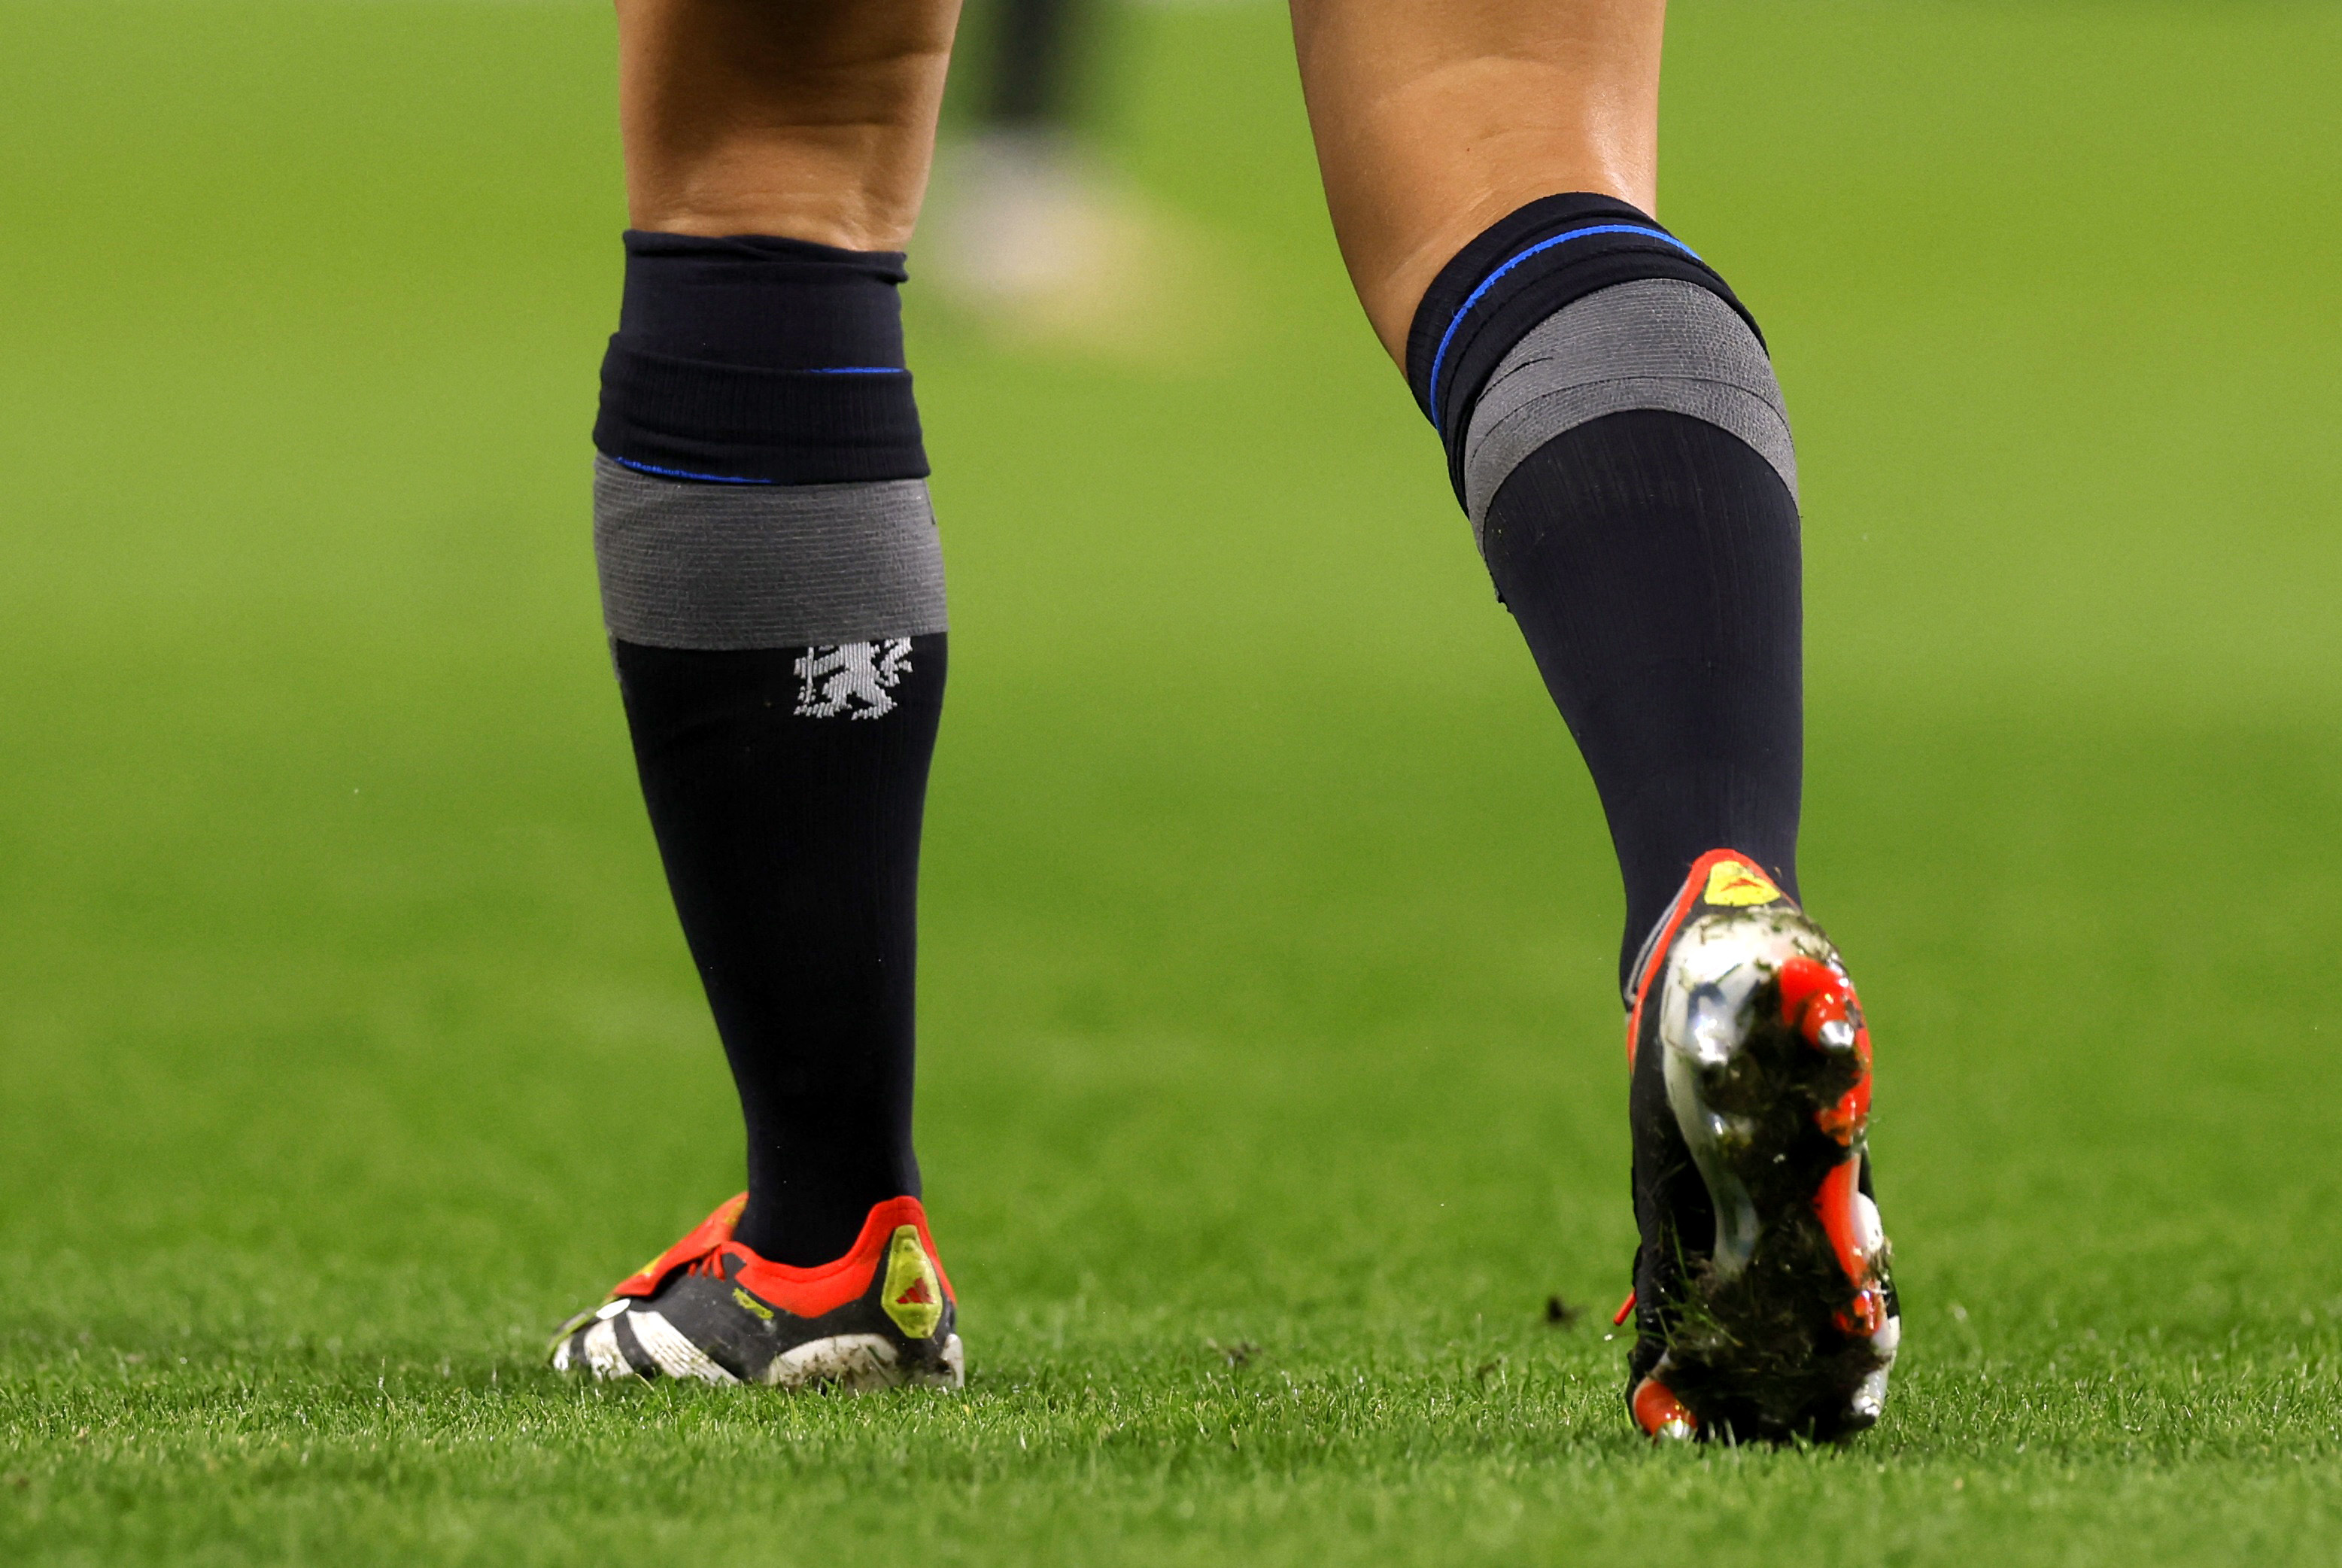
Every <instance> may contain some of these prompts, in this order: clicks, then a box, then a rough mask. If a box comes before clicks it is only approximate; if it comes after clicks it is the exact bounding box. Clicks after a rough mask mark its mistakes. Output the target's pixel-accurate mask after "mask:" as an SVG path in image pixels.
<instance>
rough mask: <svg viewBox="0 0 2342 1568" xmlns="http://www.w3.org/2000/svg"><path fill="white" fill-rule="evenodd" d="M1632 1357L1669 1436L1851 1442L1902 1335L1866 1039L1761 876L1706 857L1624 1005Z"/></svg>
mask: <svg viewBox="0 0 2342 1568" xmlns="http://www.w3.org/2000/svg"><path fill="white" fill-rule="evenodd" d="M1626 1004H1627V1008H1628V1012H1627V1016H1626V1060H1627V1064H1628V1068H1629V1071H1630V1073H1631V1076H1632V1084H1631V1088H1630V1090H1629V1094H1628V1112H1629V1115H1630V1116H1631V1118H1632V1121H1633V1127H1634V1149H1635V1154H1634V1186H1635V1219H1636V1226H1637V1228H1638V1229H1639V1230H1640V1232H1641V1235H1642V1241H1641V1245H1640V1247H1639V1248H1638V1249H1637V1251H1636V1256H1635V1283H1634V1293H1633V1294H1632V1295H1630V1296H1629V1297H1628V1298H1627V1304H1626V1306H1625V1307H1622V1308H1620V1309H1619V1314H1618V1316H1619V1321H1620V1322H1622V1323H1623V1322H1624V1321H1625V1320H1626V1316H1627V1314H1628V1313H1630V1312H1631V1313H1633V1315H1634V1319H1635V1331H1636V1337H1635V1347H1634V1351H1633V1353H1632V1354H1631V1356H1630V1357H1629V1358H1628V1362H1627V1384H1626V1403H1627V1407H1628V1409H1629V1410H1630V1411H1631V1412H1632V1413H1633V1415H1634V1418H1635V1421H1636V1424H1637V1425H1639V1426H1640V1427H1641V1428H1642V1429H1643V1430H1644V1431H1645V1432H1646V1433H1649V1434H1650V1435H1651V1436H1653V1437H1656V1438H1695V1437H1697V1438H1716V1439H1722V1440H1726V1441H1735V1442H1745V1441H1750V1440H1766V1441H1783V1440H1788V1439H1796V1438H1810V1439H1814V1440H1818V1441H1830V1440H1835V1439H1839V1438H1844V1437H1848V1436H1851V1435H1853V1434H1854V1433H1857V1432H1860V1431H1862V1430H1863V1429H1864V1428H1866V1427H1867V1426H1869V1425H1870V1424H1871V1423H1874V1422H1876V1421H1877V1419H1878V1416H1879V1412H1880V1409H1881V1407H1882V1406H1883V1404H1884V1403H1885V1402H1886V1397H1887V1371H1888V1369H1889V1368H1890V1367H1892V1366H1893V1365H1894V1363H1895V1351H1896V1346H1897V1342H1898V1341H1899V1340H1900V1338H1901V1335H1902V1321H1901V1317H1900V1315H1899V1313H1898V1311H1897V1303H1896V1298H1895V1286H1894V1283H1893V1282H1892V1280H1891V1279H1890V1278H1889V1275H1888V1273H1887V1263H1888V1250H1887V1238H1886V1234H1885V1233H1884V1232H1883V1231H1882V1230H1881V1228H1880V1225H1879V1221H1878V1206H1877V1203H1876V1202H1875V1201H1874V1200H1873V1198H1872V1196H1871V1185H1870V1157H1869V1145H1868V1141H1867V1134H1868V1124H1869V1118H1870V1032H1869V1030H1868V1029H1867V1027H1866V1026H1865V1025H1864V1023H1863V1016H1862V1004H1861V1003H1860V1002H1859V1001H1858V1000H1857V997H1856V995H1855V990H1854V982H1853V981H1851V980H1849V979H1848V978H1847V973H1846V967H1845V965H1844V964H1842V963H1840V962H1839V959H1838V954H1837V948H1835V947H1833V946H1832V945H1831V944H1830V941H1829V938H1828V937H1827V936H1825V935H1823V934H1822V931H1821V928H1820V927H1819V926H1817V925H1816V924H1814V923H1813V922H1812V921H1811V920H1809V919H1807V916H1806V914H1805V912H1804V911H1803V910H1801V909H1799V908H1798V907H1797V904H1796V903H1795V902H1794V901H1792V900H1791V899H1790V898H1789V897H1788V895H1787V894H1784V893H1783V892H1782V891H1781V890H1780V889H1779V888H1778V887H1777V886H1776V885H1774V884H1773V881H1772V879H1771V878H1770V877H1768V876H1767V875H1766V874H1765V873H1764V871H1763V870H1762V868H1761V865H1760V863H1759V862H1757V860H1756V859H1754V858H1753V857H1751V856H1748V855H1745V854H1737V853H1736V852H1734V851H1730V850H1715V851H1711V852H1710V853H1709V854H1705V855H1702V856H1701V857H1700V859H1699V860H1698V862H1697V863H1696V864H1694V865H1693V867H1692V869H1691V875H1690V876H1689V878H1688V879H1687V880H1686V882H1685V884H1684V886H1683V890H1682V891H1681V892H1680V893H1678V894H1676V900H1675V903H1674V904H1671V905H1670V906H1669V908H1668V911H1667V914H1666V918H1665V919H1664V920H1662V921H1661V922H1660V923H1659V925H1658V927H1657V929H1656V930H1655V931H1654V932H1653V933H1652V934H1651V938H1650V940H1649V942H1648V943H1647V944H1646V945H1645V948H1644V951H1643V954H1642V955H1641V957H1640V959H1639V960H1638V961H1637V962H1636V966H1635V972H1634V975H1633V977H1632V979H1631V980H1630V981H1629V983H1628V985H1627V990H1626Z"/></svg>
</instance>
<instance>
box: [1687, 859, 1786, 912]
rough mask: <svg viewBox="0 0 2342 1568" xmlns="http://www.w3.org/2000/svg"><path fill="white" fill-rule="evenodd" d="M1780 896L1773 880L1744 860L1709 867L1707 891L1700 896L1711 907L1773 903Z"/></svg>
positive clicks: (1726, 861) (1737, 906) (1720, 862)
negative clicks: (1715, 905)
mask: <svg viewBox="0 0 2342 1568" xmlns="http://www.w3.org/2000/svg"><path fill="white" fill-rule="evenodd" d="M1780 896H1781V890H1780V889H1779V888H1777V887H1775V886H1774V885H1773V879H1772V878H1771V877H1769V876H1767V875H1766V874H1764V873H1763V872H1761V871H1759V870H1757V868H1756V867H1755V866H1753V865H1750V864H1747V863H1746V862H1745V861H1737V860H1719V861H1717V862H1716V864H1714V865H1712V866H1709V867H1708V868H1707V891H1706V893H1705V894H1701V897H1702V898H1703V899H1704V900H1705V901H1706V903H1709V904H1726V905H1728V906H1730V907H1733V908H1746V907H1747V906H1748V905H1750V904H1770V903H1772V902H1773V901H1774V900H1775V899H1777V898H1779V897H1780Z"/></svg>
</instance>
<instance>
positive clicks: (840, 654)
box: [792, 637, 911, 719]
mask: <svg viewBox="0 0 2342 1568" xmlns="http://www.w3.org/2000/svg"><path fill="white" fill-rule="evenodd" d="M792 668H794V669H795V670H796V674H797V680H798V681H799V682H800V683H801V684H799V685H798V687H797V706H796V715H797V717H799V718H801V719H834V718H836V716H837V715H838V714H845V715H846V717H847V718H850V719H875V718H878V717H880V716H881V715H883V714H891V713H893V712H894V711H895V699H894V698H893V697H890V696H888V695H887V693H889V692H891V691H893V690H894V689H895V688H896V686H898V685H900V684H902V681H903V677H904V676H905V675H907V674H910V673H911V639H910V638H908V637H889V638H887V639H886V641H885V642H883V643H840V644H836V646H833V647H818V648H807V649H806V651H805V652H804V653H803V654H799V655H798V656H797V662H796V664H795V665H793V666H792Z"/></svg>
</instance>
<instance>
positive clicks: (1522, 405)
mask: <svg viewBox="0 0 2342 1568" xmlns="http://www.w3.org/2000/svg"><path fill="white" fill-rule="evenodd" d="M1635 408H1658V409H1666V410H1670V411H1672V412H1674V413H1676V414H1689V415H1690V416H1691V417H1693V418H1695V419H1704V420H1706V421H1707V423H1709V424H1713V425H1715V426H1716V428H1717V429H1719V430H1723V431H1726V432H1728V433H1729V434H1734V435H1736V436H1738V437H1740V439H1741V440H1743V441H1745V442H1746V443H1747V444H1749V445H1750V446H1752V447H1754V448H1755V449H1756V450H1757V454H1759V455H1760V456H1762V457H1763V458H1764V459H1765V460H1766V461H1767V463H1770V464H1772V465H1773V467H1774V469H1775V471H1776V472H1777V473H1778V474H1780V475H1781V482H1782V483H1783V484H1787V486H1788V487H1789V494H1790V495H1791V496H1792V497H1795V496H1796V494H1797V448H1796V447H1795V446H1794V445H1793V444H1791V442H1790V439H1789V414H1788V410H1787V409H1786V408H1785V407H1783V406H1782V404H1781V387H1780V384H1779V383H1778V382H1777V381H1776V380H1775V379H1774V377H1773V363H1772V361H1771V360H1769V359H1767V357H1766V356H1765V347H1764V345H1762V344H1760V343H1758V342H1757V335H1756V334H1755V333H1753V332H1750V331H1749V330H1748V324H1747V323H1746V322H1744V321H1742V320H1741V319H1740V318H1739V317H1738V316H1737V315H1734V314H1733V311H1732V307H1731V306H1730V305H1726V304H1725V303H1724V302H1723V301H1722V300H1720V299H1718V298H1716V295H1712V294H1710V293H1709V292H1708V291H1707V290H1706V289H1704V288H1701V287H1699V286H1697V285H1694V284H1688V283H1682V282H1679V281H1677V280H1676V279H1674V278H1649V279H1646V280H1644V281H1642V282H1638V283H1622V284H1617V285H1613V286H1612V287H1609V288H1606V289H1603V290H1600V291H1599V292H1597V293H1595V294H1590V295H1586V297H1585V298H1583V299H1581V300H1578V301H1576V303H1575V304H1572V305H1568V306H1566V307H1565V308H1564V309H1561V310H1558V311H1556V312H1555V313H1554V314H1553V315H1550V316H1548V317H1547V318H1546V320H1545V321H1543V322H1541V323H1539V324H1538V325H1537V326H1536V328H1535V329H1534V330H1533V331H1531V332H1530V333H1529V335H1527V336H1526V337H1524V338H1522V339H1521V341H1520V342H1519V343H1517V344H1516V345H1514V347H1513V351H1512V353H1510V354H1508V355H1506V356H1505V357H1504V359H1503V361H1502V362H1501V363H1499V364H1498V365H1497V366H1496V375H1494V376H1492V377H1490V378H1489V381H1488V385H1487V389H1486V391H1484V392H1482V393H1481V394H1480V400H1479V402H1478V403H1477V404H1475V405H1474V407H1473V410H1472V424H1471V428H1470V430H1469V431H1468V432H1467V433H1466V435H1465V438H1464V507H1465V510H1466V512H1468V513H1469V514H1471V517H1472V534H1473V537H1474V538H1478V537H1479V534H1480V530H1481V528H1482V526H1483V525H1484V524H1486V520H1487V516H1488V505H1489V503H1491V502H1492V501H1494V500H1495V499H1496V492H1497V490H1498V489H1500V488H1501V487H1502V486H1503V484H1504V483H1505V481H1506V478H1508V477H1509V476H1510V475H1511V474H1512V472H1513V470H1514V469H1515V468H1516V467H1517V466H1519V464H1521V462H1522V461H1523V460H1524V459H1526V457H1527V456H1528V455H1529V454H1531V453H1533V452H1535V451H1536V449H1537V448H1538V447H1540V446H1543V445H1544V444H1546V442H1548V441H1551V440H1552V439H1553V438H1554V437H1555V436H1556V435H1559V434H1562V433H1563V432H1564V431H1566V430H1571V429H1574V428H1576V426H1578V425H1580V424H1586V422H1588V421H1589V420H1595V419H1599V418H1601V417H1602V416H1603V415H1604V414H1623V413H1625V412H1626V411H1627V410H1628V409H1635Z"/></svg>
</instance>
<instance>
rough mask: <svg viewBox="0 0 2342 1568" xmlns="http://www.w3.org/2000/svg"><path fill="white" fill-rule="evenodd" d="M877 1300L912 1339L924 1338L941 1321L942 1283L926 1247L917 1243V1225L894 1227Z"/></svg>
mask: <svg viewBox="0 0 2342 1568" xmlns="http://www.w3.org/2000/svg"><path fill="white" fill-rule="evenodd" d="M878 1304H879V1305H880V1306H882V1307H884V1308H885V1309H886V1315H887V1316H888V1317H890V1318H893V1319H894V1320H895V1326H896V1328H899V1329H901V1330H902V1331H903V1332H904V1333H906V1334H908V1335H910V1336H911V1337H912V1338H913V1339H925V1338H926V1337H927V1336H928V1335H929V1334H932V1333H935V1332H936V1324H937V1323H941V1322H942V1321H943V1317H944V1283H943V1281H942V1280H941V1279H939V1278H938V1277H936V1265H935V1263H934V1261H933V1260H931V1259H930V1258H929V1257H928V1256H927V1249H926V1248H925V1247H923V1246H921V1245H920V1244H919V1229H918V1227H917V1226H916V1225H897V1226H896V1227H895V1239H894V1241H893V1242H892V1243H889V1244H888V1246H887V1248H886V1284H885V1285H883V1286H881V1287H880V1290H879V1295H878Z"/></svg>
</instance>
